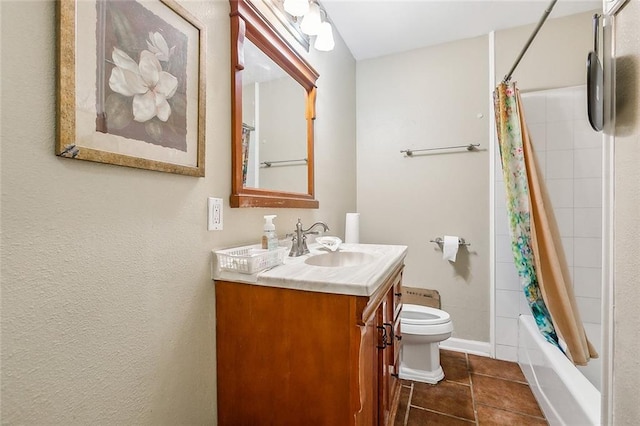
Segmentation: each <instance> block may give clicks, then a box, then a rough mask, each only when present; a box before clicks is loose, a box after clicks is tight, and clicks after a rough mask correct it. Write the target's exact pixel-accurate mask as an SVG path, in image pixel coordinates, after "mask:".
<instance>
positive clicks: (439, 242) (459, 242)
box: [429, 237, 471, 247]
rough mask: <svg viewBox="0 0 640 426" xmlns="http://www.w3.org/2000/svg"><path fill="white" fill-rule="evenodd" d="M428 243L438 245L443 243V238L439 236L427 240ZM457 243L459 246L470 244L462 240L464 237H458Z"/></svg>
mask: <svg viewBox="0 0 640 426" xmlns="http://www.w3.org/2000/svg"><path fill="white" fill-rule="evenodd" d="M429 242H430V243H436V244H438V245H442V244H444V240H443V239H442V238H440V237H438V238H436V239H435V240H429ZM458 245H459V246H467V247H468V246H470V245H471V243H468V242H466V241H465V240H464V238H458Z"/></svg>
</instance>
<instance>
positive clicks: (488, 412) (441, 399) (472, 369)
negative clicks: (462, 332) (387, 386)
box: [395, 350, 547, 426]
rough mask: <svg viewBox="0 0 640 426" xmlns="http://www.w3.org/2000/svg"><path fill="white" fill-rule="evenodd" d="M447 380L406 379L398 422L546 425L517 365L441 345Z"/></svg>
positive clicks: (410, 425)
mask: <svg viewBox="0 0 640 426" xmlns="http://www.w3.org/2000/svg"><path fill="white" fill-rule="evenodd" d="M440 360H441V365H442V369H443V370H444V375H445V376H444V380H443V381H441V382H439V383H438V384H437V385H429V384H426V383H419V382H411V381H407V380H403V381H402V388H401V390H400V404H399V406H398V412H397V414H396V419H395V426H418V425H430V424H434V425H546V424H547V422H546V420H545V419H544V415H543V414H542V411H541V410H540V407H539V406H538V403H537V402H536V400H535V398H534V396H533V393H532V392H531V389H530V388H529V385H528V384H527V382H526V379H525V378H524V375H523V374H522V371H521V370H520V367H519V366H518V364H516V363H513V362H508V361H500V360H496V359H491V358H486V357H480V356H475V355H467V354H465V353H463V352H452V351H447V350H440Z"/></svg>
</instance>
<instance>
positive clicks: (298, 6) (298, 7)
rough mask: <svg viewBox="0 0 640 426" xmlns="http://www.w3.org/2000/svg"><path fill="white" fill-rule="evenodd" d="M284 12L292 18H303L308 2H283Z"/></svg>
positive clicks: (301, 0)
mask: <svg viewBox="0 0 640 426" xmlns="http://www.w3.org/2000/svg"><path fill="white" fill-rule="evenodd" d="M284 10H285V11H286V12H287V13H288V14H290V15H292V16H303V15H304V14H306V13H307V12H308V11H309V0H284Z"/></svg>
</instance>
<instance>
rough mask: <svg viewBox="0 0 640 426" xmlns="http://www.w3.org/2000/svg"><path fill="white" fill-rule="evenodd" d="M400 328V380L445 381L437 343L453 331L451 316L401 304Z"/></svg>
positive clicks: (437, 310) (438, 310)
mask: <svg viewBox="0 0 640 426" xmlns="http://www.w3.org/2000/svg"><path fill="white" fill-rule="evenodd" d="M400 325H401V329H402V344H401V346H400V348H401V349H400V378H401V379H405V380H414V381H418V382H424V383H430V384H436V383H438V382H439V381H440V380H442V379H443V378H444V372H443V371H442V367H441V366H440V348H439V343H440V342H442V341H443V340H445V339H448V338H449V337H450V336H451V333H452V332H453V323H452V322H451V317H450V316H449V314H448V313H446V312H445V311H442V310H440V309H436V308H430V307H427V306H420V305H410V304H403V305H402V311H401V312H400Z"/></svg>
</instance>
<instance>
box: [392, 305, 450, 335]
mask: <svg viewBox="0 0 640 426" xmlns="http://www.w3.org/2000/svg"><path fill="white" fill-rule="evenodd" d="M400 326H401V327H402V333H403V334H407V335H414V336H431V338H432V339H434V341H435V340H437V339H440V337H441V336H442V338H441V339H440V340H444V339H446V338H448V337H449V336H450V335H451V332H453V323H452V322H451V317H450V316H449V314H448V313H447V312H445V311H442V310H440V309H436V308H430V307H428V306H420V305H410V304H403V305H402V311H401V312H400Z"/></svg>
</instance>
